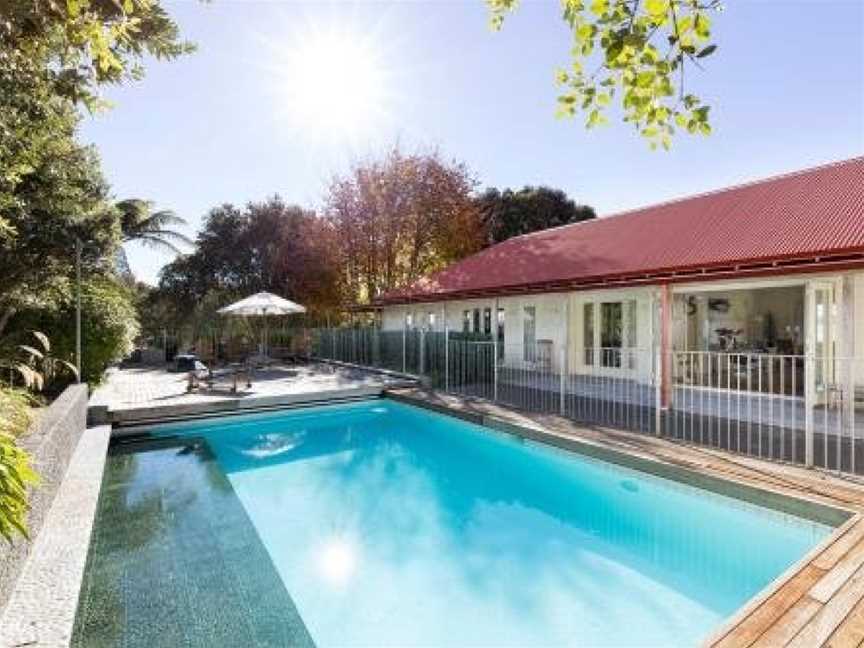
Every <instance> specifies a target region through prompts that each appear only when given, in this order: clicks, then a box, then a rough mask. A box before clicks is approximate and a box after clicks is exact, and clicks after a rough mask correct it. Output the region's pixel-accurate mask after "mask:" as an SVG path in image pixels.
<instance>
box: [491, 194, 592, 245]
mask: <svg viewBox="0 0 864 648" xmlns="http://www.w3.org/2000/svg"><path fill="white" fill-rule="evenodd" d="M477 203H478V207H479V209H480V211H481V212H482V213H483V222H484V225H485V229H486V235H487V237H488V239H487V240H488V243H489V245H493V244H495V243H500V242H501V241H505V240H507V239H508V238H510V237H512V236H520V235H522V234H529V233H530V232H536V231H538V230H544V229H548V228H550V227H560V226H561V225H569V224H570V223H578V222H580V221H584V220H589V219H592V218H595V217H596V214H595V213H594V210H593V209H592V208H591V207H588V206H587V205H577V204H576V203H575V202H573V200H571V199H570V198H568V197H567V194H566V193H564V192H563V191H561V190H560V189H551V188H549V187H530V186H527V187H524V188H522V189H520V190H519V191H513V190H512V189H505V190H504V191H499V190H498V189H495V188H494V187H492V188H489V189H487V190H486V191H484V192H483V193H482V194H481V195H480V196H479V197H478V198H477Z"/></svg>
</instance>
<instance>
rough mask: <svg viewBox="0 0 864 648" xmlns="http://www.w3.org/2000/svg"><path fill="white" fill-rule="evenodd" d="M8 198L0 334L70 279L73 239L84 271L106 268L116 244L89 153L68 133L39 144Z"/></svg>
mask: <svg viewBox="0 0 864 648" xmlns="http://www.w3.org/2000/svg"><path fill="white" fill-rule="evenodd" d="M10 195H11V202H12V206H10V207H9V208H8V209H6V210H5V212H4V214H5V217H6V219H7V222H8V223H9V225H10V227H11V228H12V229H13V230H14V235H13V236H11V237H9V238H8V239H6V240H4V241H3V242H2V243H0V277H2V278H3V280H2V283H0V334H2V333H3V330H4V329H5V327H6V325H7V323H8V321H9V319H10V318H11V317H12V316H13V315H14V314H15V311H16V310H19V309H21V308H32V307H37V306H40V305H45V304H46V299H48V298H49V295H50V294H52V293H51V291H49V290H46V289H47V288H49V287H51V286H53V285H55V284H58V283H62V281H63V280H64V278H68V277H69V276H70V274H71V272H72V269H73V268H74V260H75V239H76V238H80V239H81V240H82V241H85V242H86V246H85V248H84V255H83V262H84V266H85V271H86V272H88V273H89V272H94V271H100V272H109V273H110V272H112V271H113V270H112V267H113V263H112V262H111V259H113V257H114V254H115V251H116V249H117V246H118V244H119V241H120V226H119V220H118V218H117V214H116V212H115V211H114V210H113V209H112V207H111V205H110V203H109V202H108V185H107V183H106V182H105V179H104V177H103V176H102V172H101V170H100V168H99V160H98V157H97V156H96V153H95V150H94V149H92V148H91V147H83V146H80V145H78V144H77V143H76V142H75V140H74V139H73V138H72V136H71V133H68V132H67V133H61V134H58V136H57V137H56V138H55V139H54V140H53V141H52V142H51V143H50V144H48V143H46V145H45V146H44V147H43V150H41V151H40V155H39V159H38V160H34V164H33V167H32V169H31V170H30V171H29V172H28V173H26V174H24V175H22V176H21V178H20V179H19V180H18V181H17V182H16V184H15V187H14V190H13V191H12V192H11V194H10Z"/></svg>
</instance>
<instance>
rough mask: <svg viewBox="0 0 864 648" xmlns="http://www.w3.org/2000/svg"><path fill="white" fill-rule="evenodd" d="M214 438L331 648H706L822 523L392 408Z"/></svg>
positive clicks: (280, 421) (269, 423) (330, 410)
mask: <svg viewBox="0 0 864 648" xmlns="http://www.w3.org/2000/svg"><path fill="white" fill-rule="evenodd" d="M178 432H183V433H187V434H191V433H194V434H195V435H197V436H200V437H202V438H204V439H206V441H207V443H208V445H209V447H210V448H211V450H212V452H213V453H214V455H215V457H216V459H217V462H218V464H219V466H220V468H221V470H222V471H223V472H224V473H225V475H227V478H228V480H229V481H230V483H231V485H232V486H233V490H234V492H235V493H236V495H237V497H238V498H239V500H240V501H241V502H242V504H243V507H244V508H245V510H246V513H247V514H248V516H249V518H250V519H251V521H252V524H253V525H254V527H255V529H256V530H257V533H258V536H259V537H260V539H261V540H262V542H263V544H264V546H265V547H266V549H267V552H268V553H269V554H270V557H271V559H272V561H273V564H274V565H275V568H276V571H277V572H278V574H279V576H281V579H282V582H283V583H284V585H285V587H286V589H287V591H288V592H289V593H290V596H291V598H292V600H293V602H294V604H295V605H296V607H297V609H298V611H299V613H300V616H301V617H302V619H303V621H304V622H305V625H306V627H307V628H308V630H309V633H310V634H311V636H312V638H313V639H314V641H315V642H316V643H317V644H318V645H322V646H329V645H360V644H365V645H397V644H398V645H406V644H415V645H416V644H424V645H436V646H437V645H460V646H461V645H481V644H482V645H491V644H494V645H539V644H543V645H553V644H554V645H562V644H571V645H572V644H577V645H598V646H599V645H606V646H611V645H622V644H625V645H663V646H670V645H682V646H684V645H695V644H697V643H698V642H699V641H700V640H701V639H703V638H704V637H705V636H706V635H707V634H708V633H709V632H710V631H711V630H712V629H713V628H714V627H716V626H717V625H718V624H720V623H721V622H722V620H723V619H724V618H725V617H726V616H728V615H730V614H731V613H732V612H733V611H734V610H735V609H736V608H738V607H739V606H741V605H742V604H743V603H744V602H745V601H746V600H747V599H748V598H750V597H751V596H753V595H754V594H755V593H756V592H758V591H759V590H760V589H761V588H762V587H764V586H765V585H767V584H768V583H769V582H770V581H771V580H772V579H774V578H775V577H777V576H778V575H779V574H780V573H781V572H782V571H783V570H785V569H786V568H787V567H789V566H790V565H791V564H792V563H793V562H795V561H796V560H797V559H798V558H800V557H801V556H802V555H803V554H804V553H805V552H806V551H807V550H808V549H809V548H811V547H812V546H814V545H815V544H816V543H817V542H819V541H820V540H821V539H822V538H824V537H825V536H826V535H827V534H828V533H830V531H831V529H830V528H829V527H826V526H822V525H819V524H815V523H811V522H808V521H804V520H800V519H797V518H793V517H790V516H786V515H783V514H780V513H777V512H774V511H769V510H767V509H762V508H759V507H755V506H752V505H749V504H745V503H742V502H738V501H736V500H732V499H728V498H725V497H721V496H718V495H716V494H713V493H709V492H706V491H701V490H697V489H694V488H691V487H688V486H683V485H680V484H676V483H673V482H669V481H666V480H662V479H659V478H655V477H653V476H649V475H643V474H641V473H637V472H635V471H630V470H627V469H624V468H620V467H617V466H612V465H609V464H605V463H602V462H598V461H594V460H591V459H587V458H582V457H579V456H576V455H573V454H569V453H565V452H562V451H558V450H555V449H552V448H547V447H545V446H541V445H538V444H532V443H522V442H519V441H518V440H516V439H514V438H510V437H507V436H504V435H499V434H497V433H493V432H491V431H489V430H484V429H483V428H478V427H477V426H473V425H471V424H468V423H465V422H462V421H459V420H456V419H453V418H450V417H446V416H442V415H438V414H433V413H430V412H426V411H424V410H419V409H415V408H412V407H410V406H406V405H402V404H399V403H394V402H390V401H380V400H377V401H371V402H364V403H357V404H350V405H340V406H330V407H321V408H314V409H308V410H297V411H293V412H286V413H280V414H268V415H258V416H253V417H242V418H233V419H232V418H226V419H220V420H216V421H207V422H198V423H195V424H192V425H189V424H186V425H184V426H174V427H170V428H166V429H165V433H172V434H176V433H178Z"/></svg>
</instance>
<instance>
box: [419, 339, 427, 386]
mask: <svg viewBox="0 0 864 648" xmlns="http://www.w3.org/2000/svg"><path fill="white" fill-rule="evenodd" d="M419 373H420V375H421V376H423V375H425V374H426V329H422V328H421V329H420V372H419Z"/></svg>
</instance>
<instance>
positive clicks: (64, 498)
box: [0, 426, 111, 646]
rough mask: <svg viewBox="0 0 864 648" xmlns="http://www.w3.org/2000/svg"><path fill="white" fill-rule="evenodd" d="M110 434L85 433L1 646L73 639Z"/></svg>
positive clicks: (7, 618) (18, 588)
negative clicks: (76, 612)
mask: <svg viewBox="0 0 864 648" xmlns="http://www.w3.org/2000/svg"><path fill="white" fill-rule="evenodd" d="M110 434H111V428H110V427H109V426H99V427H95V428H90V429H88V430H86V431H85V432H84V433H83V434H82V435H81V439H80V441H79V442H78V446H77V447H76V448H75V453H74V454H73V456H72V460H71V461H70V463H69V467H68V469H67V471H66V475H65V476H64V478H63V481H62V482H61V485H60V488H59V489H58V491H57V496H56V498H55V500H54V502H53V504H52V506H51V509H50V511H49V512H48V516H47V518H46V520H45V523H44V524H43V526H42V529H41V530H40V532H39V535H38V536H37V537H36V539H35V541H34V546H33V549H32V552H31V554H30V556H29V558H28V560H27V563H26V564H25V566H24V570H23V572H22V573H21V575H20V576H19V578H18V580H17V582H16V584H15V589H14V591H13V593H12V596H11V598H10V599H9V602H8V604H7V605H6V607H5V609H4V610H3V614H2V617H0V646H24V645H27V646H37V645H38V646H67V645H68V644H69V642H70V640H71V637H72V628H73V625H74V623H75V611H76V608H77V605H78V594H79V591H80V586H81V581H82V578H83V574H84V566H85V564H86V561H87V551H88V548H89V546H90V535H91V532H92V529H93V520H94V518H95V515H96V503H97V501H98V499H99V491H100V488H101V484H102V471H103V469H104V466H105V458H106V454H107V450H108V440H109V437H110Z"/></svg>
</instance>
